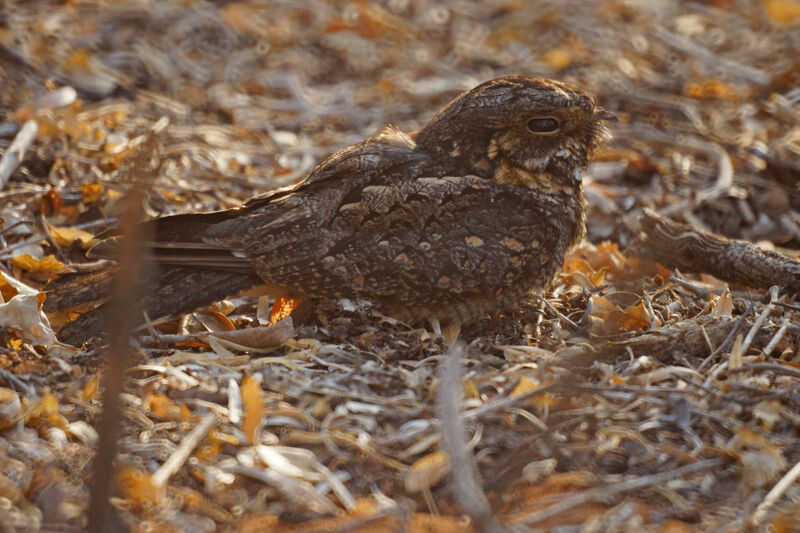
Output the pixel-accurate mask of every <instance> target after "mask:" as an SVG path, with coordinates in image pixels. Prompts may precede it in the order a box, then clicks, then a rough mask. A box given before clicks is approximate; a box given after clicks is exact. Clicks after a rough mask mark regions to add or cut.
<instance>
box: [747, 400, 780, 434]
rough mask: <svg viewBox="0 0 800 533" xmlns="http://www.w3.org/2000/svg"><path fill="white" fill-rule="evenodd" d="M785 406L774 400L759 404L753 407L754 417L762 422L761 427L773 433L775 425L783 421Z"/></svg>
mask: <svg viewBox="0 0 800 533" xmlns="http://www.w3.org/2000/svg"><path fill="white" fill-rule="evenodd" d="M782 411H783V405H782V404H781V402H779V401H776V400H772V401H764V402H758V403H757V404H756V405H755V407H753V416H755V417H756V420H758V421H759V422H761V426H762V427H763V428H764V429H766V430H767V431H771V430H772V428H773V427H774V426H775V424H776V423H777V422H778V421H779V420H780V419H781V412H782Z"/></svg>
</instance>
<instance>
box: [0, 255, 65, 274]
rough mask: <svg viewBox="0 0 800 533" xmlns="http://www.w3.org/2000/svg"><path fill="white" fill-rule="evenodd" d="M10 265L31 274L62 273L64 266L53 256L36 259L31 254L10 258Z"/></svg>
mask: <svg viewBox="0 0 800 533" xmlns="http://www.w3.org/2000/svg"><path fill="white" fill-rule="evenodd" d="M11 264H12V265H14V266H15V267H17V268H21V269H22V270H24V271H26V272H30V273H31V274H58V273H59V272H63V271H64V264H63V263H62V262H61V261H59V260H58V259H56V257H55V256H54V255H47V256H45V257H42V258H41V259H36V258H35V257H33V256H32V255H31V254H21V255H18V256H15V257H12V258H11Z"/></svg>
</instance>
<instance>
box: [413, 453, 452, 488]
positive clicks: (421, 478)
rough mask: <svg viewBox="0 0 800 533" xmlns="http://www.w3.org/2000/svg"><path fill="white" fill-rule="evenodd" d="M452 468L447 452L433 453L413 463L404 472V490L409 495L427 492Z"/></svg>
mask: <svg viewBox="0 0 800 533" xmlns="http://www.w3.org/2000/svg"><path fill="white" fill-rule="evenodd" d="M451 468H452V465H451V462H450V456H449V455H448V454H447V452H441V451H439V452H433V453H431V454H428V455H426V456H425V457H421V458H419V459H417V460H416V461H414V464H412V465H411V467H410V468H409V469H408V472H406V478H405V488H406V492H408V493H409V494H414V493H415V492H421V491H423V490H429V489H430V488H431V487H433V486H435V485H436V484H437V483H439V482H440V481H441V480H442V479H444V477H445V476H446V475H447V474H448V473H449V472H450V469H451Z"/></svg>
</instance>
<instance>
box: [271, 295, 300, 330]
mask: <svg viewBox="0 0 800 533" xmlns="http://www.w3.org/2000/svg"><path fill="white" fill-rule="evenodd" d="M299 304H300V300H299V299H298V300H295V299H292V298H276V299H275V303H274V304H272V312H271V313H270V315H269V321H270V324H275V323H276V322H280V321H281V320H283V319H284V318H286V317H288V316H289V315H291V314H292V311H294V310H295V308H296V307H297V306H298V305H299Z"/></svg>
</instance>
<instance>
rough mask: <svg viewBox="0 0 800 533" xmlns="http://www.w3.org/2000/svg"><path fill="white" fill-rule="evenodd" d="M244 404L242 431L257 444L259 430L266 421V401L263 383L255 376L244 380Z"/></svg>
mask: <svg viewBox="0 0 800 533" xmlns="http://www.w3.org/2000/svg"><path fill="white" fill-rule="evenodd" d="M240 389H241V391H242V404H243V405H244V417H243V419H242V431H244V434H245V435H247V438H248V439H250V442H251V443H252V444H255V443H256V437H257V436H258V430H259V429H260V428H261V423H262V422H263V420H264V400H263V398H262V397H261V382H260V381H259V380H258V379H256V378H254V377H253V376H245V377H244V378H242V385H241V387H240Z"/></svg>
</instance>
